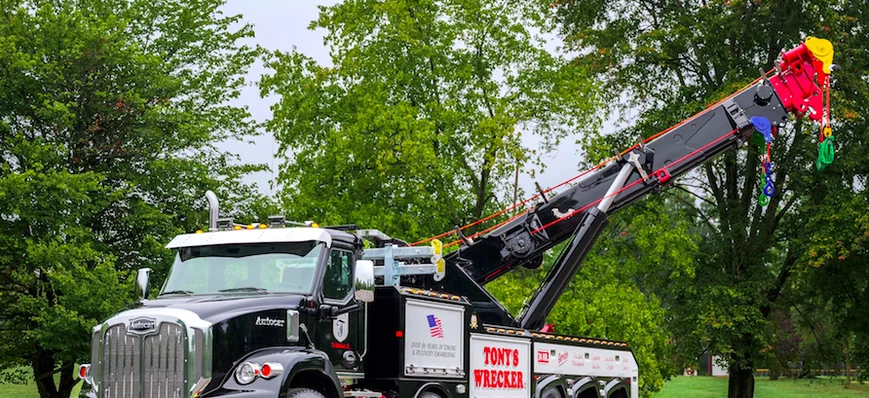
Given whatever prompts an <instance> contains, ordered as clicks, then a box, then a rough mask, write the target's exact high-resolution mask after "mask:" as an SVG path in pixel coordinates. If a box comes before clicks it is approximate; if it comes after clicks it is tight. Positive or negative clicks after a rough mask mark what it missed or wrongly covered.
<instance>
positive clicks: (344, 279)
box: [317, 248, 365, 373]
mask: <svg viewBox="0 0 869 398" xmlns="http://www.w3.org/2000/svg"><path fill="white" fill-rule="evenodd" d="M354 270H355V256H354V255H353V252H352V251H350V250H343V249H340V248H332V250H331V251H330V252H329V258H328V259H327V264H326V270H325V272H324V275H323V284H322V286H323V289H322V290H323V303H324V304H329V305H332V306H335V307H337V308H338V311H339V312H344V311H347V310H349V311H347V312H344V313H343V314H341V315H338V316H335V317H332V318H331V319H322V320H321V321H320V325H318V326H319V327H320V328H321V331H320V332H319V333H317V335H318V336H319V339H317V340H319V341H318V344H317V348H320V349H321V350H323V351H324V352H326V353H327V354H328V355H329V358H330V359H331V361H332V364H333V365H334V366H335V370H336V371H338V372H347V373H358V372H361V361H360V355H361V354H363V353H364V350H365V347H364V344H365V341H364V338H365V318H364V317H365V312H364V311H363V310H362V308H363V307H361V306H359V305H358V303H357V302H356V299H355V297H354V294H353V292H354V289H353V286H354V280H355V276H354Z"/></svg>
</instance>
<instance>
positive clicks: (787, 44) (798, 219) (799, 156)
mask: <svg viewBox="0 0 869 398" xmlns="http://www.w3.org/2000/svg"><path fill="white" fill-rule="evenodd" d="M547 6H550V10H551V11H550V12H551V13H552V15H553V17H555V18H556V19H557V22H558V23H559V24H560V26H561V33H562V34H564V35H565V37H566V39H565V40H566V41H567V42H568V43H569V45H570V46H571V47H572V48H574V49H576V50H578V51H580V52H582V55H581V56H579V57H578V58H577V60H576V62H577V64H580V65H584V66H586V67H588V68H591V69H593V70H596V71H598V72H599V74H600V76H601V78H602V79H603V80H604V81H605V84H606V85H607V87H610V88H611V90H606V91H605V92H608V93H613V97H612V100H613V103H614V104H615V107H616V108H617V109H620V110H623V111H628V112H625V114H638V115H639V118H638V119H637V120H636V122H634V123H631V125H630V126H629V128H627V129H626V130H625V131H624V132H622V133H620V134H615V135H612V136H607V137H599V138H591V139H589V140H588V141H589V142H590V143H592V144H593V145H596V146H614V147H622V146H624V143H626V142H631V141H633V140H634V139H635V137H636V136H638V135H639V136H649V135H651V134H653V133H655V132H657V131H659V130H661V129H663V128H665V127H668V126H670V125H672V124H674V123H676V122H678V121H680V120H682V119H684V118H686V117H688V116H690V115H692V114H693V113H696V112H698V111H700V110H701V109H703V108H704V107H705V106H707V105H708V104H711V103H713V102H715V101H716V100H718V99H721V98H723V97H724V96H726V95H728V94H730V93H732V92H733V91H735V90H736V89H738V88H739V87H742V86H743V85H744V84H746V83H748V82H750V81H751V80H752V79H754V78H755V77H756V76H757V75H758V72H757V69H758V68H761V67H762V68H769V67H770V66H772V63H773V61H774V60H775V59H776V58H777V57H778V55H779V53H780V51H781V50H782V49H785V48H791V47H793V46H795V45H797V44H798V43H799V40H801V39H803V38H804V37H805V36H806V35H812V36H818V37H824V38H827V39H830V40H831V41H832V42H833V44H834V46H835V47H836V60H835V61H836V62H837V63H840V64H841V65H842V66H843V73H841V75H842V76H841V77H840V78H838V79H837V84H836V90H837V91H836V92H835V93H834V96H833V104H834V117H835V118H836V122H835V124H834V129H835V135H836V141H835V142H836V143H837V146H838V147H839V153H838V154H837V163H836V164H835V165H834V166H833V167H832V168H831V169H828V170H825V171H824V172H823V173H818V172H815V171H814V170H813V164H814V159H815V157H816V155H817V140H816V138H814V137H815V136H816V135H817V130H816V127H813V126H811V125H810V124H809V123H808V122H803V121H792V122H791V127H789V128H787V129H784V130H782V134H780V135H779V137H778V138H777V139H776V140H775V142H774V143H773V163H774V165H775V186H776V195H775V197H774V198H773V199H772V201H771V203H770V204H769V206H768V207H762V206H760V205H759V204H758V203H757V199H756V198H757V196H758V188H757V187H758V185H759V184H758V178H757V176H758V174H759V161H758V159H759V153H758V150H757V148H756V147H753V146H748V148H747V149H746V150H742V151H739V152H730V153H728V154H726V155H723V157H722V158H721V159H719V160H717V161H715V162H713V163H711V164H709V165H707V166H704V167H703V169H702V170H701V171H700V172H698V173H696V174H694V175H691V176H689V177H687V178H684V179H683V180H682V181H679V182H677V183H676V184H675V185H676V187H677V189H675V190H671V191H670V193H669V194H673V193H677V192H678V191H680V190H681V192H683V193H685V192H687V193H690V194H691V195H693V196H694V198H693V199H692V200H689V201H688V202H687V204H689V205H690V206H689V208H690V209H691V210H692V211H693V212H694V214H695V215H696V217H697V218H696V219H697V221H698V222H700V223H702V224H701V226H702V227H703V228H701V229H700V230H699V231H698V232H699V234H698V238H697V240H696V243H697V245H698V246H699V248H700V249H699V250H698V251H697V254H696V256H695V257H694V261H695V267H694V268H695V273H694V274H682V275H680V277H678V278H669V279H667V284H659V285H660V286H659V288H658V289H654V290H651V291H652V292H654V293H655V294H656V295H657V296H658V297H660V298H661V300H662V303H663V304H664V306H665V308H666V309H667V311H668V314H669V317H668V319H669V320H670V322H669V326H670V330H672V332H673V333H674V335H675V337H676V347H677V349H678V351H679V353H680V358H685V359H688V360H690V358H694V357H696V356H697V355H699V354H700V353H701V352H703V351H709V352H712V353H716V354H717V353H720V354H723V355H724V357H725V358H726V359H727V361H728V364H729V366H730V371H731V378H730V392H729V396H731V397H750V396H752V394H753V377H752V373H751V372H752V370H753V369H754V368H755V367H756V366H757V364H758V363H759V361H761V360H763V359H765V358H767V357H768V356H769V355H773V354H774V350H772V348H773V347H774V344H775V342H776V338H775V329H776V322H774V319H773V318H774V317H773V315H774V314H775V312H776V309H777V308H780V307H782V306H784V307H785V308H784V311H785V313H789V311H787V309H788V308H791V307H792V306H795V305H799V304H800V303H799V302H795V301H794V300H793V299H796V297H793V299H787V298H788V296H789V295H792V292H793V290H792V287H793V286H802V285H803V284H804V283H807V282H810V281H812V279H811V278H812V274H813V273H832V272H834V269H835V268H837V267H838V266H839V264H837V265H831V263H833V262H835V261H836V259H840V258H841V257H844V258H841V261H846V260H847V259H848V258H849V254H841V252H842V251H843V250H847V251H849V253H852V254H850V255H858V253H862V252H863V251H864V249H860V248H859V247H864V246H861V245H862V241H859V240H858V241H856V242H855V239H857V238H859V237H860V236H861V235H860V234H862V233H864V232H865V231H863V230H861V229H860V227H855V228H848V230H847V232H846V231H845V230H842V229H837V225H836V221H835V220H843V219H849V220H851V219H850V218H848V216H844V214H849V213H851V212H860V211H861V210H860V209H865V203H866V202H865V198H866V193H865V182H864V181H865V177H862V176H865V166H864V164H865V160H866V155H865V153H866V151H865V148H866V147H865V145H866V119H865V115H866V113H867V109H866V103H867V102H866V99H867V98H866V97H867V94H869V90H867V87H866V81H865V78H863V77H861V73H862V72H861V71H862V70H865V67H866V65H867V58H866V53H865V48H864V47H865V44H861V43H865V42H866V39H867V38H866V29H865V21H866V18H865V16H866V13H867V11H869V4H867V3H866V2H864V1H857V2H853V1H851V2H846V1H830V2H810V3H806V2H801V1H714V0H713V1H700V2H683V1H663V2H649V1H645V0H640V1H604V0H587V1H586V0H566V1H559V2H557V3H556V4H554V5H549V4H547ZM861 173H863V174H861ZM840 217H841V218H840ZM854 219H856V220H858V221H859V220H860V217H855V218H854ZM830 222H832V224H827V223H830ZM839 222H841V221H839ZM819 223H820V224H826V225H825V227H823V228H817V225H818V224H819ZM858 225H859V223H858ZM843 235H844V236H843ZM852 242H854V243H852ZM855 246H857V247H855ZM842 265H843V264H842ZM812 267H816V268H815V269H813V268H812ZM862 274H865V272H862ZM663 275H664V276H667V275H668V273H665V274H663ZM660 276H661V275H655V274H646V277H660ZM860 280H865V276H864V277H862V279H860ZM828 288H829V286H828ZM855 291H859V289H857V290H855ZM863 291H865V287H864V288H863ZM850 300H853V298H851V299H850ZM844 307H845V308H847V307H850V305H846V306H844ZM864 330H865V329H864Z"/></svg>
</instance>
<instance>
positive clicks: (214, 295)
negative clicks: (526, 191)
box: [79, 37, 837, 398]
mask: <svg viewBox="0 0 869 398" xmlns="http://www.w3.org/2000/svg"><path fill="white" fill-rule="evenodd" d="M832 60H833V47H832V45H831V44H830V42H828V41H826V40H822V39H817V38H812V37H810V38H808V39H806V41H805V43H802V44H800V45H799V46H798V47H796V48H795V49H793V50H790V51H785V52H783V53H782V57H781V60H780V61H778V62H777V63H776V65H775V69H773V70H771V71H769V72H766V73H763V74H762V76H761V77H760V78H758V79H757V80H755V81H754V82H752V83H751V84H749V85H748V86H746V87H745V88H743V89H741V90H739V91H737V92H735V93H734V94H732V95H731V96H729V97H727V98H725V99H723V100H722V101H720V102H718V103H716V104H714V105H712V106H710V107H709V108H707V109H706V110H704V111H703V112H700V113H698V114H697V115H694V116H693V117H691V118H688V119H686V120H685V121H683V122H681V123H679V124H677V125H676V126H673V127H671V128H669V129H667V130H664V131H662V132H661V133H659V134H656V135H654V136H652V137H650V138H648V139H645V140H642V141H640V142H639V143H637V144H636V145H633V146H631V147H630V148H628V149H626V150H625V151H623V152H621V153H619V154H618V155H617V156H615V157H613V158H611V159H608V160H607V161H605V162H603V163H601V164H599V165H597V166H595V167H593V168H592V169H590V170H588V171H586V172H583V173H581V174H580V175H578V176H576V177H574V178H572V179H570V180H568V181H565V182H564V183H562V184H559V185H558V186H556V187H553V188H550V189H547V190H543V189H540V188H539V187H538V193H537V194H535V195H534V196H532V197H531V198H529V199H526V200H524V201H522V202H519V203H516V204H514V205H513V206H510V207H508V208H507V209H504V210H502V211H499V212H497V213H495V214H493V215H490V216H488V217H486V218H484V219H482V220H479V221H476V222H474V223H471V224H468V225H466V226H464V227H461V228H456V230H455V231H451V232H447V233H445V234H442V235H439V236H436V237H433V238H430V239H426V240H424V241H420V242H416V243H414V244H411V245H408V244H406V243H405V242H403V241H401V240H398V239H393V238H391V237H389V236H387V235H385V234H383V233H382V232H380V231H377V230H364V229H360V228H358V227H356V226H352V225H344V226H333V227H322V228H321V227H319V226H318V225H316V224H314V223H312V222H306V223H292V222H288V221H286V220H285V219H284V217H282V216H272V217H269V220H268V222H267V223H263V224H248V225H240V224H236V223H234V222H233V221H232V220H231V219H227V218H219V215H218V210H219V209H218V203H217V197H216V196H215V195H214V194H213V193H211V192H208V193H206V198H207V199H208V202H209V207H210V217H209V221H210V222H209V230H208V231H197V232H196V233H193V234H186V235H180V236H177V237H176V238H175V239H173V240H172V242H170V243H169V244H168V245H167V248H169V249H171V250H173V251H175V262H174V264H173V265H172V268H171V270H170V272H169V275H168V277H167V279H166V282H165V283H164V285H163V287H162V289H161V292H160V294H159V295H158V296H157V297H156V298H154V299H149V297H148V293H147V292H148V291H149V280H150V270H149V269H142V270H140V272H139V275H138V284H137V286H138V287H139V289H140V297H141V299H140V300H139V302H137V303H136V304H135V305H134V306H133V307H132V308H131V309H129V310H126V311H124V312H121V313H119V314H116V315H114V316H112V317H111V318H109V319H107V320H106V321H104V322H103V323H101V324H100V325H97V326H96V327H95V328H94V330H93V336H92V347H93V350H92V358H91V364H90V365H88V364H85V365H82V366H81V368H80V369H79V376H80V377H81V378H82V379H84V380H85V381H86V383H85V386H84V387H83V388H82V392H81V397H87V398H96V397H133V398H151V397H154V398H169V397H171V398H178V397H185V398H186V397H220V396H232V397H238V398H245V397H250V398H253V397H275V398H278V397H285V398H324V397H327V398H338V397H386V398H532V397H534V398H601V397H603V398H638V396H639V389H640V383H638V377H639V368H638V365H637V360H636V358H635V357H634V354H633V352H632V351H631V349H630V348H629V347H628V344H627V343H624V342H617V341H610V340H606V339H599V338H586V337H574V336H566V335H560V334H556V333H555V326H554V325H551V324H549V325H547V324H545V320H546V317H547V316H548V315H549V313H550V311H552V308H553V306H554V305H555V302H556V301H557V300H558V298H559V297H560V296H561V294H562V293H563V292H564V290H565V289H566V288H567V286H568V284H569V283H570V281H571V280H572V278H573V276H574V275H575V274H576V272H577V270H578V269H579V267H580V265H581V263H582V260H583V258H584V257H585V255H586V254H587V253H588V251H589V249H590V248H591V247H592V245H593V244H594V242H595V240H596V239H597V237H598V236H599V235H600V233H601V231H602V230H603V228H604V227H605V226H606V223H607V218H608V216H609V215H610V214H612V213H613V212H615V211H617V210H619V209H621V208H623V207H625V206H627V205H629V204H631V203H633V202H634V201H636V200H638V199H640V198H642V197H643V196H645V195H646V194H649V193H651V192H655V191H657V190H659V189H661V188H662V187H664V186H666V185H667V184H668V183H669V182H670V181H672V179H673V178H678V177H679V176H680V175H683V174H685V173H687V172H689V171H691V170H693V169H694V168H696V167H697V166H699V165H701V164H703V163H704V162H706V161H708V160H710V159H712V158H713V157H715V156H716V155H718V154H721V153H723V152H725V151H728V150H733V149H736V148H739V147H740V146H743V145H745V144H748V143H749V142H751V143H753V144H754V145H758V146H759V148H760V151H759V153H760V154H761V155H760V158H761V163H762V169H761V170H760V173H761V174H762V179H761V181H763V183H764V185H763V187H762V192H761V194H760V196H759V197H758V205H760V206H766V205H767V203H769V199H770V197H773V196H774V195H775V186H774V183H775V178H774V174H773V163H772V161H771V159H772V158H771V154H772V149H773V143H774V139H775V137H776V135H777V134H781V133H782V131H784V130H782V127H784V126H785V125H786V124H787V123H788V122H789V116H790V115H795V116H796V117H803V116H808V117H809V118H810V119H812V120H815V121H818V122H819V123H820V130H819V131H820V139H819V144H820V146H821V150H820V156H819V159H818V164H817V166H818V168H819V169H823V168H824V167H826V166H827V165H829V164H830V162H831V161H832V142H833V136H832V129H831V127H830V122H831V117H830V106H829V91H830V86H831V84H830V80H831V78H830V74H831V73H833V72H834V71H835V70H836V69H837V67H836V66H835V65H833V64H832ZM560 188H563V190H562V192H560V193H558V194H554V192H553V191H554V190H555V189H560ZM520 207H523V208H522V209H520ZM499 217H503V218H506V219H505V220H502V221H498V220H496V219H498V218H499ZM489 221H492V222H495V224H494V225H493V226H490V227H488V228H485V229H483V230H482V231H480V232H477V233H474V234H471V235H470V236H466V235H465V234H464V232H465V231H466V230H467V229H468V228H471V227H476V226H480V227H482V226H483V225H482V224H483V223H486V222H489ZM451 235H456V237H457V238H458V239H456V240H455V241H453V242H450V243H447V244H446V245H442V244H441V242H440V241H439V240H437V238H444V237H447V236H451ZM565 241H566V242H567V243H568V244H567V245H566V247H565V249H564V251H563V252H562V253H561V255H560V256H559V257H558V258H557V260H556V261H555V263H554V264H553V266H552V268H551V269H550V270H549V272H548V275H547V276H546V279H545V280H544V282H543V283H542V284H541V285H540V286H539V288H538V289H537V290H536V291H535V292H534V294H533V295H532V296H531V297H530V299H529V300H528V301H527V304H526V305H525V308H524V309H523V311H522V312H521V313H520V314H519V315H517V316H514V315H513V314H511V313H510V312H508V311H507V310H506V309H505V308H504V306H503V305H502V304H501V303H499V302H498V301H497V300H495V298H494V297H492V295H491V294H489V293H488V292H487V291H486V289H485V288H484V285H485V284H486V283H488V282H491V281H492V280H494V279H496V278H498V277H500V276H502V275H504V274H506V273H507V272H509V271H510V270H512V269H515V268H516V267H520V266H521V267H527V268H536V267H539V266H540V265H541V264H542V262H543V254H544V253H545V252H546V251H547V250H549V249H550V248H552V247H553V246H555V245H556V244H558V243H560V242H565ZM444 247H455V248H456V249H455V250H454V251H452V252H451V253H449V254H444V253H443V248H444Z"/></svg>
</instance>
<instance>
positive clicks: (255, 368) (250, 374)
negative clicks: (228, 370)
mask: <svg viewBox="0 0 869 398" xmlns="http://www.w3.org/2000/svg"><path fill="white" fill-rule="evenodd" d="M258 373H259V365H257V364H255V363H250V362H242V363H241V365H238V368H237V369H236V370H235V380H236V381H237V382H238V384H241V385H245V384H250V383H253V381H254V380H256V376H257V374H258Z"/></svg>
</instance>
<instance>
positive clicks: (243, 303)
mask: <svg viewBox="0 0 869 398" xmlns="http://www.w3.org/2000/svg"><path fill="white" fill-rule="evenodd" d="M303 299H304V297H303V296H301V295H293V294H221V295H202V296H172V297H163V298H158V299H155V300H148V301H144V302H142V303H140V305H138V306H136V307H134V308H135V309H138V310H144V311H147V310H148V309H149V308H178V309H183V310H188V311H191V312H194V313H196V315H199V317H200V318H202V320H205V321H208V322H211V323H212V324H217V323H219V322H221V321H224V320H226V319H230V318H235V317H238V316H240V315H244V314H250V313H255V312H261V311H267V310H276V309H292V308H298V307H299V304H300V303H301V301H302V300H303Z"/></svg>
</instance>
